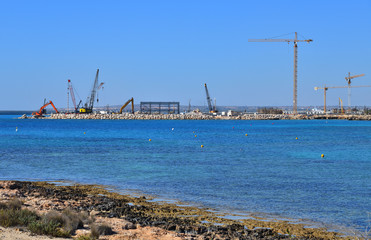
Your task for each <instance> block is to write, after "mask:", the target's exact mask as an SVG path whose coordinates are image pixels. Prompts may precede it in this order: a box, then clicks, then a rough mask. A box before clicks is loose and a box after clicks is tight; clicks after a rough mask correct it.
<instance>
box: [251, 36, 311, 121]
mask: <svg viewBox="0 0 371 240" xmlns="http://www.w3.org/2000/svg"><path fill="white" fill-rule="evenodd" d="M312 41H313V40H312V39H304V40H299V39H298V33H297V32H295V38H294V39H272V38H271V39H249V42H287V43H290V42H293V43H294V100H293V111H294V114H297V113H298V101H297V98H298V81H297V77H298V71H297V69H298V42H306V43H310V42H312Z"/></svg>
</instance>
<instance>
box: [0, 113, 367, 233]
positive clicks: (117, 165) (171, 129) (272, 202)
mask: <svg viewBox="0 0 371 240" xmlns="http://www.w3.org/2000/svg"><path fill="white" fill-rule="evenodd" d="M19 116H20V115H0V179H1V180H31V181H66V182H73V183H83V184H102V185H106V186H109V187H111V188H114V189H116V190H117V191H119V192H126V193H127V192H132V193H136V194H138V193H139V194H146V195H151V196H154V197H155V199H162V200H169V201H181V202H184V203H187V204H191V205H195V206H200V207H208V208H212V209H215V211H219V212H225V213H230V214H254V215H261V216H266V217H268V218H276V219H296V220H300V221H301V220H304V221H307V222H315V223H319V224H320V225H322V226H329V228H330V229H333V230H335V231H340V232H341V231H342V229H344V228H354V229H357V230H359V231H365V229H366V228H367V227H368V228H369V227H370V218H371V216H370V215H371V122H369V121H347V120H278V121H274V120H272V121H269V120H258V121H250V120H236V121H235V120H51V119H49V120H48V119H17V117H19Z"/></svg>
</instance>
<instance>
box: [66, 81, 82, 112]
mask: <svg viewBox="0 0 371 240" xmlns="http://www.w3.org/2000/svg"><path fill="white" fill-rule="evenodd" d="M69 94H71V99H72V103H73V106H74V108H75V109H74V113H78V112H79V107H80V104H81V103H82V100H80V102H79V103H78V104H77V105H76V98H75V92H74V90H73V87H72V82H71V80H70V79H68V91H67V109H68V110H69V99H70V98H69Z"/></svg>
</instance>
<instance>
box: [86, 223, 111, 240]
mask: <svg viewBox="0 0 371 240" xmlns="http://www.w3.org/2000/svg"><path fill="white" fill-rule="evenodd" d="M112 234H114V232H113V231H112V228H111V227H110V226H108V225H104V224H103V225H93V226H92V227H91V235H92V236H93V237H96V238H99V236H100V235H103V236H104V235H112Z"/></svg>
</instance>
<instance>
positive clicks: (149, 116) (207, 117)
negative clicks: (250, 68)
mask: <svg viewBox="0 0 371 240" xmlns="http://www.w3.org/2000/svg"><path fill="white" fill-rule="evenodd" d="M20 118H21V119H27V118H29V117H27V116H26V115H23V116H22V117H20ZM31 118H34V117H31ZM39 118H40V117H39ZM41 118H42V119H101V120H316V119H340V120H363V121H371V115H332V114H331V115H305V114H297V115H288V114H242V115H238V116H221V115H217V116H214V115H209V114H203V113H189V114H143V113H134V114H132V113H123V114H115V113H112V114H98V113H91V114H63V113H58V114H51V115H50V116H48V117H41Z"/></svg>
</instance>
